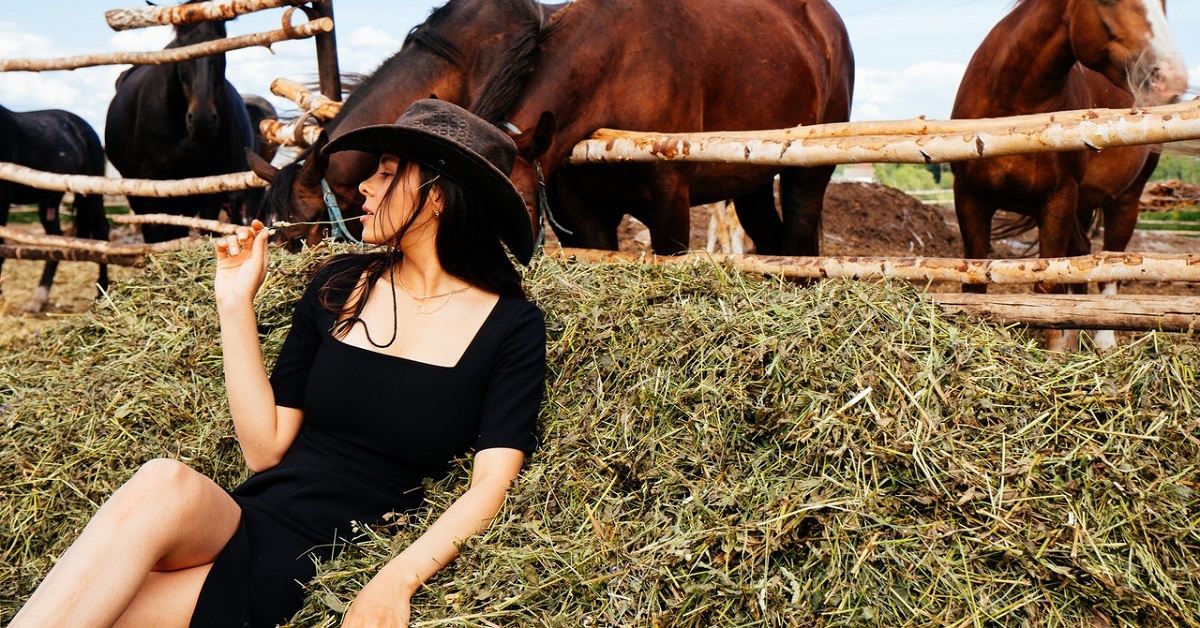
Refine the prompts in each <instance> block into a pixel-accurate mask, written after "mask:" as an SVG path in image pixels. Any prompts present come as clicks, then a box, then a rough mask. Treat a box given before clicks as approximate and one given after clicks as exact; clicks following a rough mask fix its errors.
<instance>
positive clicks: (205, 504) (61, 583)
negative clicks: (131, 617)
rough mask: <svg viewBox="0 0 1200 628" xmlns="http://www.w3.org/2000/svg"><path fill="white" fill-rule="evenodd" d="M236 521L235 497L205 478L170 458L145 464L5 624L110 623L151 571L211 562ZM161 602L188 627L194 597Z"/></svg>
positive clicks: (18, 626)
mask: <svg viewBox="0 0 1200 628" xmlns="http://www.w3.org/2000/svg"><path fill="white" fill-rule="evenodd" d="M240 520H241V509H240V508H239V507H238V505H237V502H235V501H234V500H233V498H232V497H230V496H229V494H228V493H226V492H225V491H224V490H223V489H222V488H221V487H220V486H218V485H217V484H216V483H214V482H213V481H212V480H210V479H209V478H207V477H205V476H204V475H202V474H200V473H199V472H197V471H194V470H192V469H191V468H189V467H187V466H186V465H184V464H182V463H180V462H178V461H175V460H166V459H160V460H152V461H150V462H147V463H146V464H144V465H142V468H141V469H139V470H138V472H137V473H136V474H134V476H133V477H132V478H131V479H130V480H129V481H128V482H126V483H125V484H124V485H123V486H121V488H120V489H118V490H117V491H116V492H115V493H113V495H112V497H110V498H109V499H108V501H107V502H105V503H104V505H103V506H101V507H100V510H98V511H97V512H96V515H95V516H94V517H92V520H91V521H90V522H88V524H87V526H86V527H84V529H83V532H82V533H81V534H80V535H79V538H78V539H76V541H75V542H74V543H73V544H72V545H71V547H70V548H69V549H68V550H67V551H66V553H64V554H63V556H62V558H60V559H59V561H58V563H57V564H56V565H55V566H54V568H53V569H51V570H50V573H49V574H48V575H47V576H46V579H45V580H43V581H42V584H41V585H39V586H38V588H37V590H36V591H34V593H33V595H32V596H31V597H30V598H29V600H28V602H26V604H25V607H24V608H22V609H21V612H19V613H17V616H16V617H15V618H13V621H12V623H10V624H9V626H10V628H22V627H27V626H28V627H32V626H111V625H113V624H114V623H115V622H117V620H118V618H121V617H122V614H123V613H125V611H126V610H127V609H130V608H131V604H132V603H133V602H135V601H136V600H138V599H139V593H140V592H141V589H142V588H143V587H144V586H147V583H149V581H148V576H149V574H151V573H153V572H174V571H178V570H187V569H192V568H195V567H203V566H205V565H208V564H211V563H212V561H213V560H214V559H215V558H216V557H217V555H218V554H219V553H220V552H221V550H222V548H224V547H225V544H226V543H227V542H228V541H229V539H230V538H231V537H232V536H233V534H234V532H235V531H236V530H237V527H238V523H239V522H240ZM114 558H116V559H114ZM97 574H102V576H103V577H100V578H97ZM149 584H154V583H149ZM198 593H199V589H198V588H196V589H195V592H194V593H193V592H192V591H188V592H187V594H188V595H194V594H198ZM160 603H161V604H168V605H171V606H172V607H173V608H176V609H179V610H178V611H176V612H182V613H186V614H187V615H185V616H183V617H181V618H180V617H177V618H175V619H176V621H175V622H173V623H175V624H176V625H186V623H187V619H188V617H190V612H191V609H192V608H193V607H194V606H195V604H196V599H195V597H191V598H190V599H184V600H179V599H173V600H160ZM180 619H182V621H179V620H180ZM159 625H162V624H159Z"/></svg>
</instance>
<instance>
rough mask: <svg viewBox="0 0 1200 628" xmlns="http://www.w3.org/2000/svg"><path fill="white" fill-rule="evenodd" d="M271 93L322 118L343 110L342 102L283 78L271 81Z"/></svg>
mask: <svg viewBox="0 0 1200 628" xmlns="http://www.w3.org/2000/svg"><path fill="white" fill-rule="evenodd" d="M271 93H272V94H275V95H276V96H279V97H281V98H286V99H288V100H290V101H292V102H294V103H296V105H297V106H299V107H300V109H301V110H303V111H307V112H309V113H311V114H312V115H313V116H315V117H317V118H318V119H320V120H331V119H333V118H334V117H335V116H337V114H338V112H339V111H341V110H342V103H340V102H337V101H336V100H333V99H331V98H328V97H326V96H323V95H321V94H314V93H312V92H311V91H309V90H308V89H307V88H306V87H304V86H303V85H301V84H299V83H297V82H295V81H289V80H287V79H283V78H277V79H275V80H274V81H271Z"/></svg>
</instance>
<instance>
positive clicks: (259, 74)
mask: <svg viewBox="0 0 1200 628" xmlns="http://www.w3.org/2000/svg"><path fill="white" fill-rule="evenodd" d="M443 2H444V0H398V1H393V2H380V1H378V0H375V1H371V0H336V2H335V3H334V7H335V18H336V21H337V24H338V31H337V37H338V49H339V60H340V63H341V67H342V70H343V71H346V72H363V73H366V72H370V71H371V70H373V69H374V68H375V67H377V66H378V64H379V63H380V62H382V61H383V60H384V59H386V58H387V57H388V56H390V55H391V54H392V53H393V52H395V51H396V50H397V49H399V47H400V44H401V42H402V41H403V39H404V35H405V34H406V33H407V32H408V31H409V29H410V28H411V27H412V26H414V25H415V24H418V23H420V22H421V21H423V20H424V19H425V17H426V16H427V15H428V14H429V11H430V10H431V9H433V8H434V7H436V6H439V5H440V4H442V3H443ZM832 2H833V5H834V7H835V8H837V10H838V11H839V12H840V13H841V15H842V18H843V20H845V22H846V25H847V28H848V30H849V32H850V39H851V43H852V45H853V46H854V52H855V58H856V65H857V68H856V72H857V82H856V86H855V101H854V109H853V111H852V114H851V118H852V119H853V120H887V119H901V118H911V117H914V116H918V115H925V116H927V117H929V118H946V117H948V116H949V115H950V107H951V104H952V102H953V99H954V93H955V91H956V90H957V88H958V81H959V78H960V77H961V74H962V70H963V67H964V66H965V65H966V63H967V61H968V60H969V59H970V57H971V54H972V53H973V52H974V50H975V48H976V47H977V46H978V44H979V42H980V41H981V40H982V39H983V37H984V35H986V34H987V31H988V30H989V29H990V28H991V27H992V26H993V25H994V24H995V23H996V22H997V21H998V20H999V19H1000V18H1001V17H1003V15H1004V14H1005V13H1007V12H1008V10H1009V9H1010V8H1011V0H921V1H916V0H832ZM169 3H170V2H169V1H162V2H160V4H169ZM4 4H5V7H4V8H5V10H4V12H3V14H0V57H55V56H65V55H76V54H87V53H98V52H112V51H118V50H157V49H160V48H162V46H163V45H164V44H165V43H166V42H167V40H169V39H170V29H169V28H167V27H155V28H149V29H140V30H136V31H126V32H122V33H116V32H114V31H112V30H111V29H109V27H108V25H107V24H106V23H105V21H104V11H105V10H106V9H111V8H117V7H134V6H140V5H142V3H141V2H140V0H138V1H135V0H40V1H39V0H33V1H29V0H19V1H9V2H5V3H4ZM281 15H282V10H281V9H275V10H270V11H266V12H263V13H260V14H256V15H252V16H243V17H241V18H238V19H237V20H235V21H233V22H231V23H230V24H229V32H230V35H243V34H247V33H251V32H258V31H263V30H273V29H277V28H279V19H280V17H281ZM1168 15H1169V18H1170V22H1171V25H1172V28H1173V30H1174V32H1175V35H1176V40H1177V42H1178V43H1179V45H1180V47H1181V51H1182V53H1183V57H1184V60H1185V61H1186V62H1187V64H1188V67H1189V69H1190V70H1191V74H1192V76H1193V77H1196V78H1193V80H1192V82H1193V84H1196V85H1200V37H1197V36H1196V34H1200V1H1197V0H1174V1H1173V2H1171V3H1170V6H1169V11H1168ZM297 19H299V18H297ZM228 60H229V67H230V70H229V78H230V80H231V81H232V82H233V83H234V85H235V86H236V87H237V88H238V90H239V91H242V92H247V93H257V94H261V95H263V96H267V97H269V98H271V99H272V100H273V101H274V102H275V104H276V106H277V107H280V108H286V107H288V106H289V105H290V103H287V102H286V101H282V100H280V99H278V98H275V97H273V96H271V95H270V93H269V86H270V83H271V81H272V80H273V79H274V78H276V77H285V78H289V79H293V80H298V81H301V82H311V81H314V80H315V75H316V69H315V68H316V65H315V55H314V52H313V45H312V43H311V40H303V41H297V42H282V43H279V44H276V45H275V50H274V52H273V53H272V52H271V51H268V50H266V49H265V48H255V49H249V50H243V51H236V52H231V53H229V55H228ZM126 67H128V66H113V67H103V68H89V69H80V70H75V71H70V72H65V71H63V72H43V73H27V72H13V73H0V104H3V105H4V106H6V107H8V108H9V109H13V110H16V111H27V110H32V109H46V108H61V109H67V110H70V111H74V112H76V113H78V114H79V115H81V116H83V117H84V118H85V119H87V120H88V121H89V122H91V123H92V124H93V126H95V127H96V130H97V131H98V132H101V133H103V123H104V112H105V111H106V109H107V107H108V102H109V100H110V99H111V98H112V94H113V89H112V85H113V81H114V80H115V78H116V76H117V75H118V74H119V73H120V72H121V71H122V70H123V69H125V68H126Z"/></svg>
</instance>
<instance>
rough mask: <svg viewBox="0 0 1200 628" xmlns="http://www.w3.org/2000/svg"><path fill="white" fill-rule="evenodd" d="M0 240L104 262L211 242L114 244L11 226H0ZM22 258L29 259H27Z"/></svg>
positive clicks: (190, 240)
mask: <svg viewBox="0 0 1200 628" xmlns="http://www.w3.org/2000/svg"><path fill="white" fill-rule="evenodd" d="M0 239H4V240H5V243H6V245H12V244H16V245H26V246H28V247H32V249H46V250H49V249H64V250H70V251H80V252H86V253H94V255H96V256H98V257H103V258H104V259H108V258H113V259H122V258H133V257H138V256H145V255H150V253H166V252H172V251H179V250H181V249H185V247H188V246H197V245H203V244H205V243H206V241H208V240H206V239H202V238H180V239H178V240H167V241H163V243H154V244H115V243H108V241H102V240H90V239H86V238H68V237H65V235H44V234H31V233H25V232H22V231H19V229H14V228H12V227H0ZM18 249H19V247H18ZM77 255H79V253H77ZM23 259H30V258H28V257H25V258H23ZM71 261H74V262H78V261H86V262H96V261H98V259H71Z"/></svg>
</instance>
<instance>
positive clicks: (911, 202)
mask: <svg viewBox="0 0 1200 628" xmlns="http://www.w3.org/2000/svg"><path fill="white" fill-rule="evenodd" d="M821 222H822V226H823V230H824V233H825V235H824V239H823V241H822V243H821V253H822V254H823V255H880V256H907V255H919V256H923V257H957V256H959V255H961V250H962V246H961V245H960V244H959V237H958V232H957V231H956V230H954V229H953V228H951V227H950V226H949V225H947V224H946V221H945V220H944V219H943V218H942V216H941V214H940V213H939V212H938V210H937V209H936V208H935V207H933V206H931V205H927V204H925V203H922V202H921V201H919V200H917V199H915V198H913V197H911V196H909V195H907V194H905V193H904V192H901V191H900V190H897V189H895V188H890V187H888V186H886V185H879V184H877V183H857V182H837V183H831V184H830V185H829V189H828V191H826V193H825V210H824V212H823V213H822V214H821Z"/></svg>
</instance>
